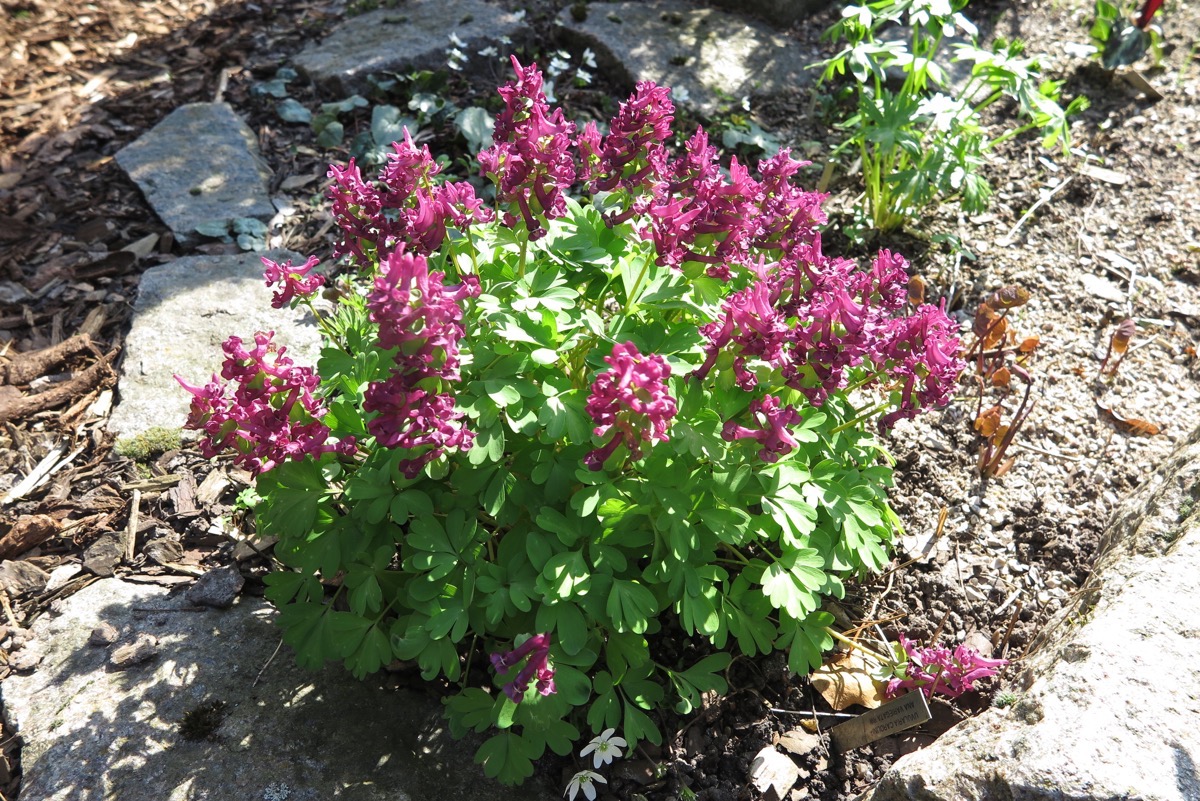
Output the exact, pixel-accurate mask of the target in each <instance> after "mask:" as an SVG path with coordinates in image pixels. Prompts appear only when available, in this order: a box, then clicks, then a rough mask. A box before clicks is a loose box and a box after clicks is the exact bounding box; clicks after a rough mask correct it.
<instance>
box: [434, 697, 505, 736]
mask: <svg viewBox="0 0 1200 801" xmlns="http://www.w3.org/2000/svg"><path fill="white" fill-rule="evenodd" d="M444 703H445V704H446V709H447V716H448V717H449V718H450V730H451V734H453V735H454V736H455V737H462V736H463V735H465V734H466V733H467V731H468V730H472V729H473V730H475V731H476V732H484V731H487V730H488V729H489V728H491V727H492V725H493V723H494V722H495V719H496V716H495V713H494V712H493V707H494V706H495V704H496V699H495V698H493V697H492V696H491V695H489V694H488V693H487V692H486V691H484V690H481V689H480V688H478V687H468V688H466V689H464V690H462V691H461V692H459V693H458V695H452V696H450V697H449V698H447V699H445V701H444Z"/></svg>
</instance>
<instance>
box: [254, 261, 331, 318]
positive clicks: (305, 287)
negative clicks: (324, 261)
mask: <svg viewBox="0 0 1200 801" xmlns="http://www.w3.org/2000/svg"><path fill="white" fill-rule="evenodd" d="M262 263H263V267H264V268H265V269H264V270H263V277H264V278H265V279H266V281H267V286H269V287H270V286H275V285H276V284H282V286H281V287H280V289H279V290H278V291H277V292H275V294H274V296H273V297H272V298H271V307H272V308H275V309H282V308H284V307H285V306H288V305H289V304H290V303H291V302H292V300H293V299H295V298H298V297H299V298H307V297H310V296H312V295H313V294H315V293H316V291H317V290H318V289H320V288H321V287H323V286H325V276H323V275H320V274H315V275H310V273H312V270H313V268H314V267H316V266H317V264H319V263H320V262H319V261H318V259H317V257H316V256H309V258H308V261H306V262H304V264H302V265H301V266H299V267H293V266H292V261H291V259H288V260H287V261H285V262H284V263H283V264H279V263H278V262H274V261H272V260H270V259H268V258H267V257H266V256H263V258H262Z"/></svg>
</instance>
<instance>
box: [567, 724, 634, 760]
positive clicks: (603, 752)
mask: <svg viewBox="0 0 1200 801" xmlns="http://www.w3.org/2000/svg"><path fill="white" fill-rule="evenodd" d="M616 733H617V730H616V729H605V730H604V731H602V732H600V734H598V735H597V736H595V737H593V738H592V741H591V742H590V743H588V744H587V745H586V746H584V748H583V750H582V751H580V752H579V756H581V757H585V756H587V755H588V754H591V755H592V763H593V764H592V766H593V767H596V768H598V767H600V766H601V765H607V764H608V763H609V762H612V761H613V760H614V759H620V758H621V757H622V756H624V752H622V751H621V748H623V747H626V746H628V745H629V743H627V742H625V738H624V737H614V736H613V735H615V734H616Z"/></svg>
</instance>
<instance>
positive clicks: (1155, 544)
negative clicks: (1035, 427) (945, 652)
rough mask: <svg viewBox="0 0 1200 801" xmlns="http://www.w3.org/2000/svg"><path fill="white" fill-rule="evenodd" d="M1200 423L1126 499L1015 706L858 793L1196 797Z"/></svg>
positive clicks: (1035, 657) (868, 799)
mask: <svg viewBox="0 0 1200 801" xmlns="http://www.w3.org/2000/svg"><path fill="white" fill-rule="evenodd" d="M1197 499H1200V431H1197V432H1196V433H1195V434H1193V435H1192V436H1191V438H1190V439H1189V440H1188V441H1187V442H1186V443H1184V444H1183V445H1182V446H1181V447H1180V449H1179V450H1178V451H1176V453H1175V455H1174V456H1173V457H1172V458H1171V459H1169V460H1168V461H1167V462H1166V463H1165V464H1163V465H1162V466H1161V467H1160V468H1159V470H1158V471H1157V472H1156V473H1155V474H1154V475H1153V476H1151V477H1150V478H1149V479H1148V480H1147V481H1146V483H1145V484H1143V485H1142V486H1141V487H1139V488H1138V490H1137V491H1136V492H1134V493H1133V494H1132V495H1131V496H1130V497H1129V498H1128V499H1127V500H1126V501H1125V502H1124V503H1123V505H1122V506H1121V507H1120V508H1119V509H1118V511H1117V512H1116V514H1115V515H1114V516H1113V519H1112V521H1111V522H1110V524H1109V528H1108V530H1107V532H1106V534H1105V537H1104V540H1103V542H1102V543H1101V551H1100V553H1101V556H1100V558H1099V561H1098V563H1097V566H1096V570H1095V572H1094V573H1093V575H1092V577H1091V578H1090V579H1089V581H1088V582H1087V584H1086V585H1085V586H1084V588H1083V589H1082V591H1081V592H1080V593H1079V597H1078V601H1077V602H1076V603H1075V604H1074V606H1072V607H1070V608H1068V609H1066V610H1064V612H1063V614H1062V616H1061V617H1059V618H1058V619H1057V620H1056V622H1055V624H1052V626H1051V627H1050V628H1048V629H1047V631H1046V632H1045V633H1044V634H1043V635H1042V636H1041V637H1040V638H1039V641H1038V642H1037V643H1035V644H1034V646H1033V647H1034V649H1035V650H1034V651H1033V653H1032V655H1031V656H1030V657H1028V659H1026V660H1025V661H1024V662H1022V663H1021V665H1020V668H1021V672H1020V673H1019V674H1018V675H1017V676H1016V679H1015V681H1010V682H1009V683H1010V684H1012V685H1013V686H1012V690H1013V691H1014V692H1015V693H1016V695H1017V700H1016V703H1015V704H1013V705H1012V706H1011V707H1007V708H1004V709H991V710H988V711H987V712H985V713H983V714H982V715H980V716H979V717H976V718H972V719H970V720H967V721H964V722H962V723H960V724H959V725H958V726H956V727H955V728H954V729H952V730H951V731H950V732H948V733H947V734H945V735H944V736H943V737H941V738H940V739H939V740H938V741H937V742H935V743H934V744H933V745H931V746H930V747H929V748H926V749H925V750H923V751H919V752H917V753H914V754H911V755H909V756H906V757H904V758H902V759H900V760H899V761H898V762H897V763H896V764H895V765H894V766H893V767H892V768H891V770H889V771H888V772H887V773H886V774H885V775H884V777H883V779H882V780H881V781H880V783H879V784H878V785H877V786H876V787H875V788H873V789H872V790H871V791H870V792H868V793H867V794H866V795H864V796H863V797H862V799H863V801H894V800H895V799H904V800H905V801H908V800H910V799H912V800H915V799H921V801H941V800H942V799H944V800H945V801H965V800H968V799H991V798H997V799H1000V798H1003V799H1013V800H1014V801H1028V800H1031V799H1073V800H1074V801H1091V800H1092V799H1095V801H1101V799H1103V800H1104V801H1108V800H1109V799H1113V800H1115V799H1135V798H1136V799H1139V801H1195V799H1198V798H1200V773H1198V770H1200V769H1198V768H1197V765H1200V729H1198V728H1197V721H1200V669H1198V666H1200V506H1197Z"/></svg>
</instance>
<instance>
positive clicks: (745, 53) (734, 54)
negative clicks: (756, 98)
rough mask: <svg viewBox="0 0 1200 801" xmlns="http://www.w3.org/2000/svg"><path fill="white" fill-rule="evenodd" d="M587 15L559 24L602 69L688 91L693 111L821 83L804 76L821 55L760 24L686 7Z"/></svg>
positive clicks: (627, 6) (629, 5)
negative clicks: (726, 100)
mask: <svg viewBox="0 0 1200 801" xmlns="http://www.w3.org/2000/svg"><path fill="white" fill-rule="evenodd" d="M587 11H588V14H587V19H585V20H584V21H582V22H577V21H576V20H575V19H574V17H573V16H572V14H571V9H569V8H568V9H566V10H564V11H563V12H562V13H561V14H560V16H559V21H560V22H561V23H562V24H563V26H564V28H565V29H566V30H568V31H571V32H572V33H574V34H575V35H576V36H578V37H580V38H581V39H582V40H583V42H584V43H585V44H587V45H589V46H591V47H593V48H594V49H595V50H596V55H597V57H598V58H600V59H601V60H602V61H603V62H604V63H603V64H602V65H601V66H602V68H608V69H615V70H618V74H619V75H621V76H622V77H623V78H624V79H625V80H626V81H628V82H630V83H636V82H638V81H654V82H655V83H657V84H658V85H660V86H670V87H671V88H672V89H674V90H677V91H678V90H680V89H682V90H685V91H686V98H687V100H686V101H685V103H686V105H690V106H691V107H693V108H696V109H698V110H700V111H702V112H704V113H712V112H713V111H716V110H717V108H718V107H719V106H720V104H721V102H722V101H721V98H722V95H725V96H726V97H730V96H731V97H734V98H741V97H743V96H744V95H748V94H751V93H757V94H768V95H769V94H777V93H782V92H785V91H787V90H791V89H795V88H796V87H797V86H803V85H806V84H809V83H811V82H812V81H813V80H814V79H815V78H816V71H813V70H806V69H804V67H805V66H806V65H807V64H811V63H812V62H814V61H816V60H817V59H816V57H815V56H814V55H813V54H807V53H804V52H802V51H801V50H800V48H799V46H798V44H797V43H796V42H795V41H793V40H791V39H789V38H788V37H787V36H784V35H783V34H780V33H778V32H776V31H774V30H772V29H771V28H770V27H769V26H767V25H765V24H763V23H761V22H757V21H755V20H750V19H746V18H744V17H739V16H736V15H733V14H728V13H726V12H724V11H717V10H715V9H711V8H700V7H697V6H695V5H692V4H691V3H687V2H684V1H683V0H664V1H663V2H656V3H642V2H624V3H589V4H588V6H587ZM675 100H676V102H677V103H678V102H680V101H679V99H678V95H676V96H675Z"/></svg>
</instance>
